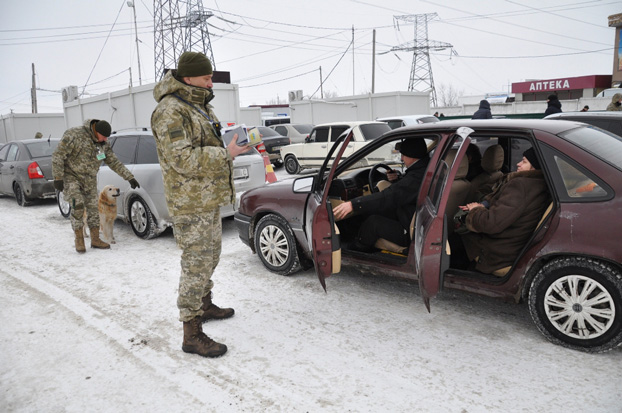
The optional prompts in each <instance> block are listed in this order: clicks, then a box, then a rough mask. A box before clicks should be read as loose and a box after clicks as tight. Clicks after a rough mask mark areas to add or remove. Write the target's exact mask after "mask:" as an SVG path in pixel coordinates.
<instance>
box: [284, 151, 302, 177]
mask: <svg viewBox="0 0 622 413" xmlns="http://www.w3.org/2000/svg"><path fill="white" fill-rule="evenodd" d="M285 170H286V171H287V173H288V174H290V175H296V174H297V173H298V172H300V165H299V164H298V161H297V160H296V157H295V156H294V155H287V157H285Z"/></svg>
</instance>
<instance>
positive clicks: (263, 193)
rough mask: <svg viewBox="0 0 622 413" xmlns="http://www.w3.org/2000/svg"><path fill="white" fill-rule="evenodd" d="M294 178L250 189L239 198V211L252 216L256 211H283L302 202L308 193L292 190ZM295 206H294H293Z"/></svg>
mask: <svg viewBox="0 0 622 413" xmlns="http://www.w3.org/2000/svg"><path fill="white" fill-rule="evenodd" d="M294 180H295V178H290V179H284V180H282V181H277V182H274V183H271V184H268V185H265V186H262V187H259V188H253V189H250V190H248V191H246V192H244V194H243V195H242V197H241V199H240V206H239V211H240V213H242V214H245V215H249V216H252V215H254V214H255V213H257V212H258V211H268V210H272V211H283V210H284V209H285V210H287V209H289V208H291V207H294V205H298V204H299V202H301V203H302V204H303V205H304V202H305V200H306V198H307V196H308V195H309V194H306V193H301V194H296V193H294V192H293V191H292V186H293V183H294ZM294 208H296V207H294Z"/></svg>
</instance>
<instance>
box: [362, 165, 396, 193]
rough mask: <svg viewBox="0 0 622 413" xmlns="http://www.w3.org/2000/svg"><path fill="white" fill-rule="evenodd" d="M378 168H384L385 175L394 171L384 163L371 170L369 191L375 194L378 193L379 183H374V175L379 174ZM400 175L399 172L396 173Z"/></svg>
mask: <svg viewBox="0 0 622 413" xmlns="http://www.w3.org/2000/svg"><path fill="white" fill-rule="evenodd" d="M378 168H382V169H384V170H385V174H386V173H387V172H391V171H392V170H393V168H391V167H390V166H389V165H386V164H384V163H377V164H376V165H374V166H372V167H371V169H370V170H369V177H368V181H369V190H370V191H371V192H372V193H374V192H378V188H376V184H378V182H379V180H378V181H374V175H377V174H378ZM396 172H397V173H398V175H400V172H399V171H396Z"/></svg>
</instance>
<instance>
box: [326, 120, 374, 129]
mask: <svg viewBox="0 0 622 413" xmlns="http://www.w3.org/2000/svg"><path fill="white" fill-rule="evenodd" d="M378 123H384V122H377V121H375V120H368V121H360V120H359V121H344V122H329V123H320V124H318V125H315V128H317V127H320V126H343V125H345V126H349V127H354V126H359V125H370V124H372V125H373V124H378Z"/></svg>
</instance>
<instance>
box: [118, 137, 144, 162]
mask: <svg viewBox="0 0 622 413" xmlns="http://www.w3.org/2000/svg"><path fill="white" fill-rule="evenodd" d="M137 144H138V136H117V139H116V140H115V141H114V145H113V146H112V151H113V152H114V154H115V155H116V156H117V158H119V160H120V161H121V162H123V164H125V165H127V164H132V163H134V154H135V153H136V145H137Z"/></svg>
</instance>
